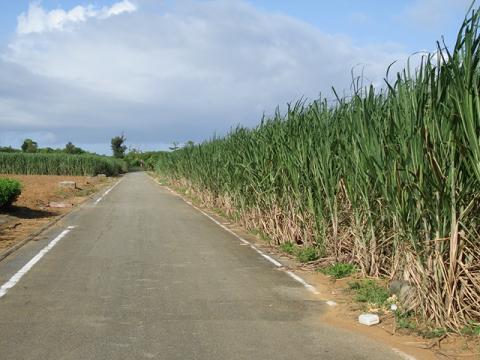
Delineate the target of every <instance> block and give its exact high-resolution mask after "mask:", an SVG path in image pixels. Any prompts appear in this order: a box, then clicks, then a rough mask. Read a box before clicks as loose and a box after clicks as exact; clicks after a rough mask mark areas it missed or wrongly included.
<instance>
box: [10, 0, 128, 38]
mask: <svg viewBox="0 0 480 360" xmlns="http://www.w3.org/2000/svg"><path fill="white" fill-rule="evenodd" d="M136 10H137V7H136V6H135V5H134V4H132V3H131V2H130V1H128V0H123V1H121V2H118V3H115V4H113V5H112V6H111V7H103V8H101V9H97V8H95V7H94V6H93V5H88V6H80V5H79V6H75V7H74V8H73V9H71V10H69V11H65V10H63V9H55V10H51V11H45V10H44V9H43V8H42V7H41V5H40V3H39V2H33V3H30V6H29V8H28V11H27V13H22V14H20V16H19V17H18V25H17V34H19V35H26V34H31V33H42V32H45V31H55V30H63V29H64V28H65V26H67V25H69V24H75V23H79V22H85V21H87V19H89V18H99V19H107V18H109V17H111V16H116V15H120V14H123V13H132V12H134V11H136Z"/></svg>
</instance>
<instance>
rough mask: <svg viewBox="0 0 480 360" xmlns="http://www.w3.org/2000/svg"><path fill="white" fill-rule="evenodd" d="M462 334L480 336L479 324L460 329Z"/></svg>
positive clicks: (471, 324)
mask: <svg viewBox="0 0 480 360" xmlns="http://www.w3.org/2000/svg"><path fill="white" fill-rule="evenodd" d="M461 332H462V334H463V335H467V336H480V323H470V324H468V325H465V326H464V327H463V329H462V331H461Z"/></svg>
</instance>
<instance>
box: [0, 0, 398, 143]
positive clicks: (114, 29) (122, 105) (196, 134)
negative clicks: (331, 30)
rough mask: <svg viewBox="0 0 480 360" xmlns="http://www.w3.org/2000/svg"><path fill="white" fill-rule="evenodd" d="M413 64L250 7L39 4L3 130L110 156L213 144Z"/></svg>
mask: <svg viewBox="0 0 480 360" xmlns="http://www.w3.org/2000/svg"><path fill="white" fill-rule="evenodd" d="M119 15H121V16H119ZM404 58H405V55H404V53H403V52H402V50H401V49H399V48H397V47H393V46H392V45H385V46H358V45H356V44H353V43H352V42H351V41H350V39H348V38H347V37H344V36H339V35H332V34H328V33H325V32H322V31H320V30H319V29H318V28H316V27H314V26H312V25H309V24H307V23H305V22H302V21H300V20H297V19H295V18H292V17H289V16H285V15H281V14H274V13H269V12H264V11H260V10H258V9H257V8H255V7H254V6H252V5H250V4H248V3H246V2H244V1H240V0H212V1H182V2H178V3H176V5H173V6H167V5H163V2H162V3H161V5H159V3H157V2H152V1H148V0H144V1H137V2H135V3H133V2H130V1H122V2H119V3H117V4H114V5H113V6H111V7H108V8H101V9H99V8H95V7H93V6H92V5H87V6H77V7H75V8H73V9H70V10H61V9H56V10H46V9H43V8H42V7H41V5H40V4H39V3H32V4H31V5H30V8H29V10H28V11H27V12H26V13H24V14H22V15H20V16H19V18H18V28H17V35H16V36H15V38H14V39H13V40H12V41H11V43H10V44H9V46H8V48H7V49H5V50H4V51H3V54H2V55H1V57H0V131H1V132H2V133H3V134H10V135H9V137H8V139H14V138H16V137H18V139H19V141H20V139H21V137H22V136H23V134H25V133H27V132H32V131H35V132H36V133H38V134H42V135H41V136H43V137H44V138H45V139H50V140H45V141H46V142H47V141H50V142H51V143H52V144H53V143H59V144H64V143H66V142H67V141H73V142H74V143H78V144H84V145H85V146H86V147H89V145H88V144H99V143H105V145H104V151H108V142H109V139H110V138H111V137H112V136H113V135H115V134H116V133H119V132H121V131H125V133H126V134H127V137H128V139H129V140H130V143H131V144H132V143H133V144H142V145H144V146H145V147H153V146H160V145H161V144H168V143H171V142H172V141H181V142H182V141H187V140H194V141H201V140H202V139H206V138H209V137H210V136H212V135H213V133H214V132H216V133H220V134H222V133H225V132H226V131H228V129H230V128H231V127H232V126H236V125H237V124H242V125H246V126H253V125H255V124H257V123H258V121H259V120H260V118H261V116H262V113H263V112H264V111H266V112H267V113H272V112H273V111H274V109H275V107H276V106H277V105H278V104H280V105H282V104H285V103H287V102H291V101H295V100H297V99H300V98H301V97H308V98H310V99H312V98H316V97H317V96H318V94H319V93H320V92H322V93H324V94H326V95H330V94H331V90H330V89H331V86H332V85H335V87H336V88H337V89H339V90H340V91H342V89H346V91H348V89H349V85H350V81H351V69H352V68H355V69H356V70H357V72H358V73H360V72H361V71H362V69H364V73H365V76H366V78H367V80H370V81H374V82H380V81H381V80H382V78H383V76H384V75H385V71H386V68H387V66H388V65H389V64H390V63H391V62H392V61H394V60H398V59H400V60H402V59H404ZM0 141H2V138H0ZM3 141H6V140H3ZM9 141H11V140H9ZM149 144H150V145H149ZM46 145H51V144H45V146H46ZM92 146H93V145H92ZM97 150H98V149H97Z"/></svg>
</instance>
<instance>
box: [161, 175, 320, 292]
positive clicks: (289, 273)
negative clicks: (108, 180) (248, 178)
mask: <svg viewBox="0 0 480 360" xmlns="http://www.w3.org/2000/svg"><path fill="white" fill-rule="evenodd" d="M152 180H154V179H152ZM154 181H155V182H156V183H157V184H159V185H161V186H165V185H163V184H161V183H160V182H158V180H154ZM165 187H166V188H167V189H168V191H170V192H171V193H172V194H173V195H175V196H177V197H179V198H180V199H182V200H183V201H184V202H185V203H187V204H188V205H190V206H191V207H193V208H194V209H196V210H197V211H199V212H200V213H201V214H203V215H205V216H206V217H207V218H209V219H210V220H211V221H213V222H214V223H215V224H217V225H218V226H220V227H221V228H222V229H224V230H225V231H227V232H228V233H230V234H232V235H233V236H235V237H236V238H237V239H238V240H240V241H241V242H242V243H243V244H245V245H250V247H251V248H252V249H253V250H255V251H256V252H257V253H258V254H259V255H261V256H262V257H263V258H265V259H267V260H268V261H270V262H271V263H272V264H273V265H275V266H276V267H283V265H282V264H281V263H280V262H279V261H277V260H275V259H274V258H272V257H271V256H268V255H267V254H265V253H264V252H262V251H261V250H259V249H258V248H257V247H256V246H255V245H253V244H252V243H251V242H249V241H247V240H245V239H244V238H242V237H241V236H240V235H237V234H235V233H234V232H233V231H232V230H230V229H229V228H227V227H226V226H225V225H223V224H222V223H220V222H219V221H217V220H215V219H214V218H213V217H211V216H210V215H208V214H207V213H206V212H204V211H203V210H201V209H199V208H198V207H196V206H195V205H193V204H192V203H191V202H190V201H188V200H185V199H184V198H183V197H181V196H180V195H178V194H177V193H175V192H174V191H173V190H172V189H170V188H169V187H168V186H165ZM286 273H287V275H288V276H290V277H291V278H292V279H294V280H296V281H298V282H299V283H300V284H302V285H303V286H304V287H305V288H306V289H307V290H308V291H310V292H312V293H313V294H315V295H319V294H320V293H319V292H318V290H317V289H316V288H315V287H314V286H313V285H310V284H309V283H308V282H306V281H305V280H303V279H302V278H301V277H300V276H298V275H297V274H294V273H293V272H291V271H286Z"/></svg>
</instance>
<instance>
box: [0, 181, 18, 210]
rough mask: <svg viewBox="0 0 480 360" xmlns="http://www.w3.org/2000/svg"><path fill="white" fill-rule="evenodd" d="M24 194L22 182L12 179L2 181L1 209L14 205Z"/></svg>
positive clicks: (0, 189) (0, 185)
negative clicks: (21, 194) (22, 193)
mask: <svg viewBox="0 0 480 360" xmlns="http://www.w3.org/2000/svg"><path fill="white" fill-rule="evenodd" d="M21 192H22V186H21V184H20V182H18V181H17V180H12V179H0V209H2V208H5V207H8V206H10V205H12V203H13V202H14V201H15V200H16V199H17V197H18V196H19V195H20V193H21Z"/></svg>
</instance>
